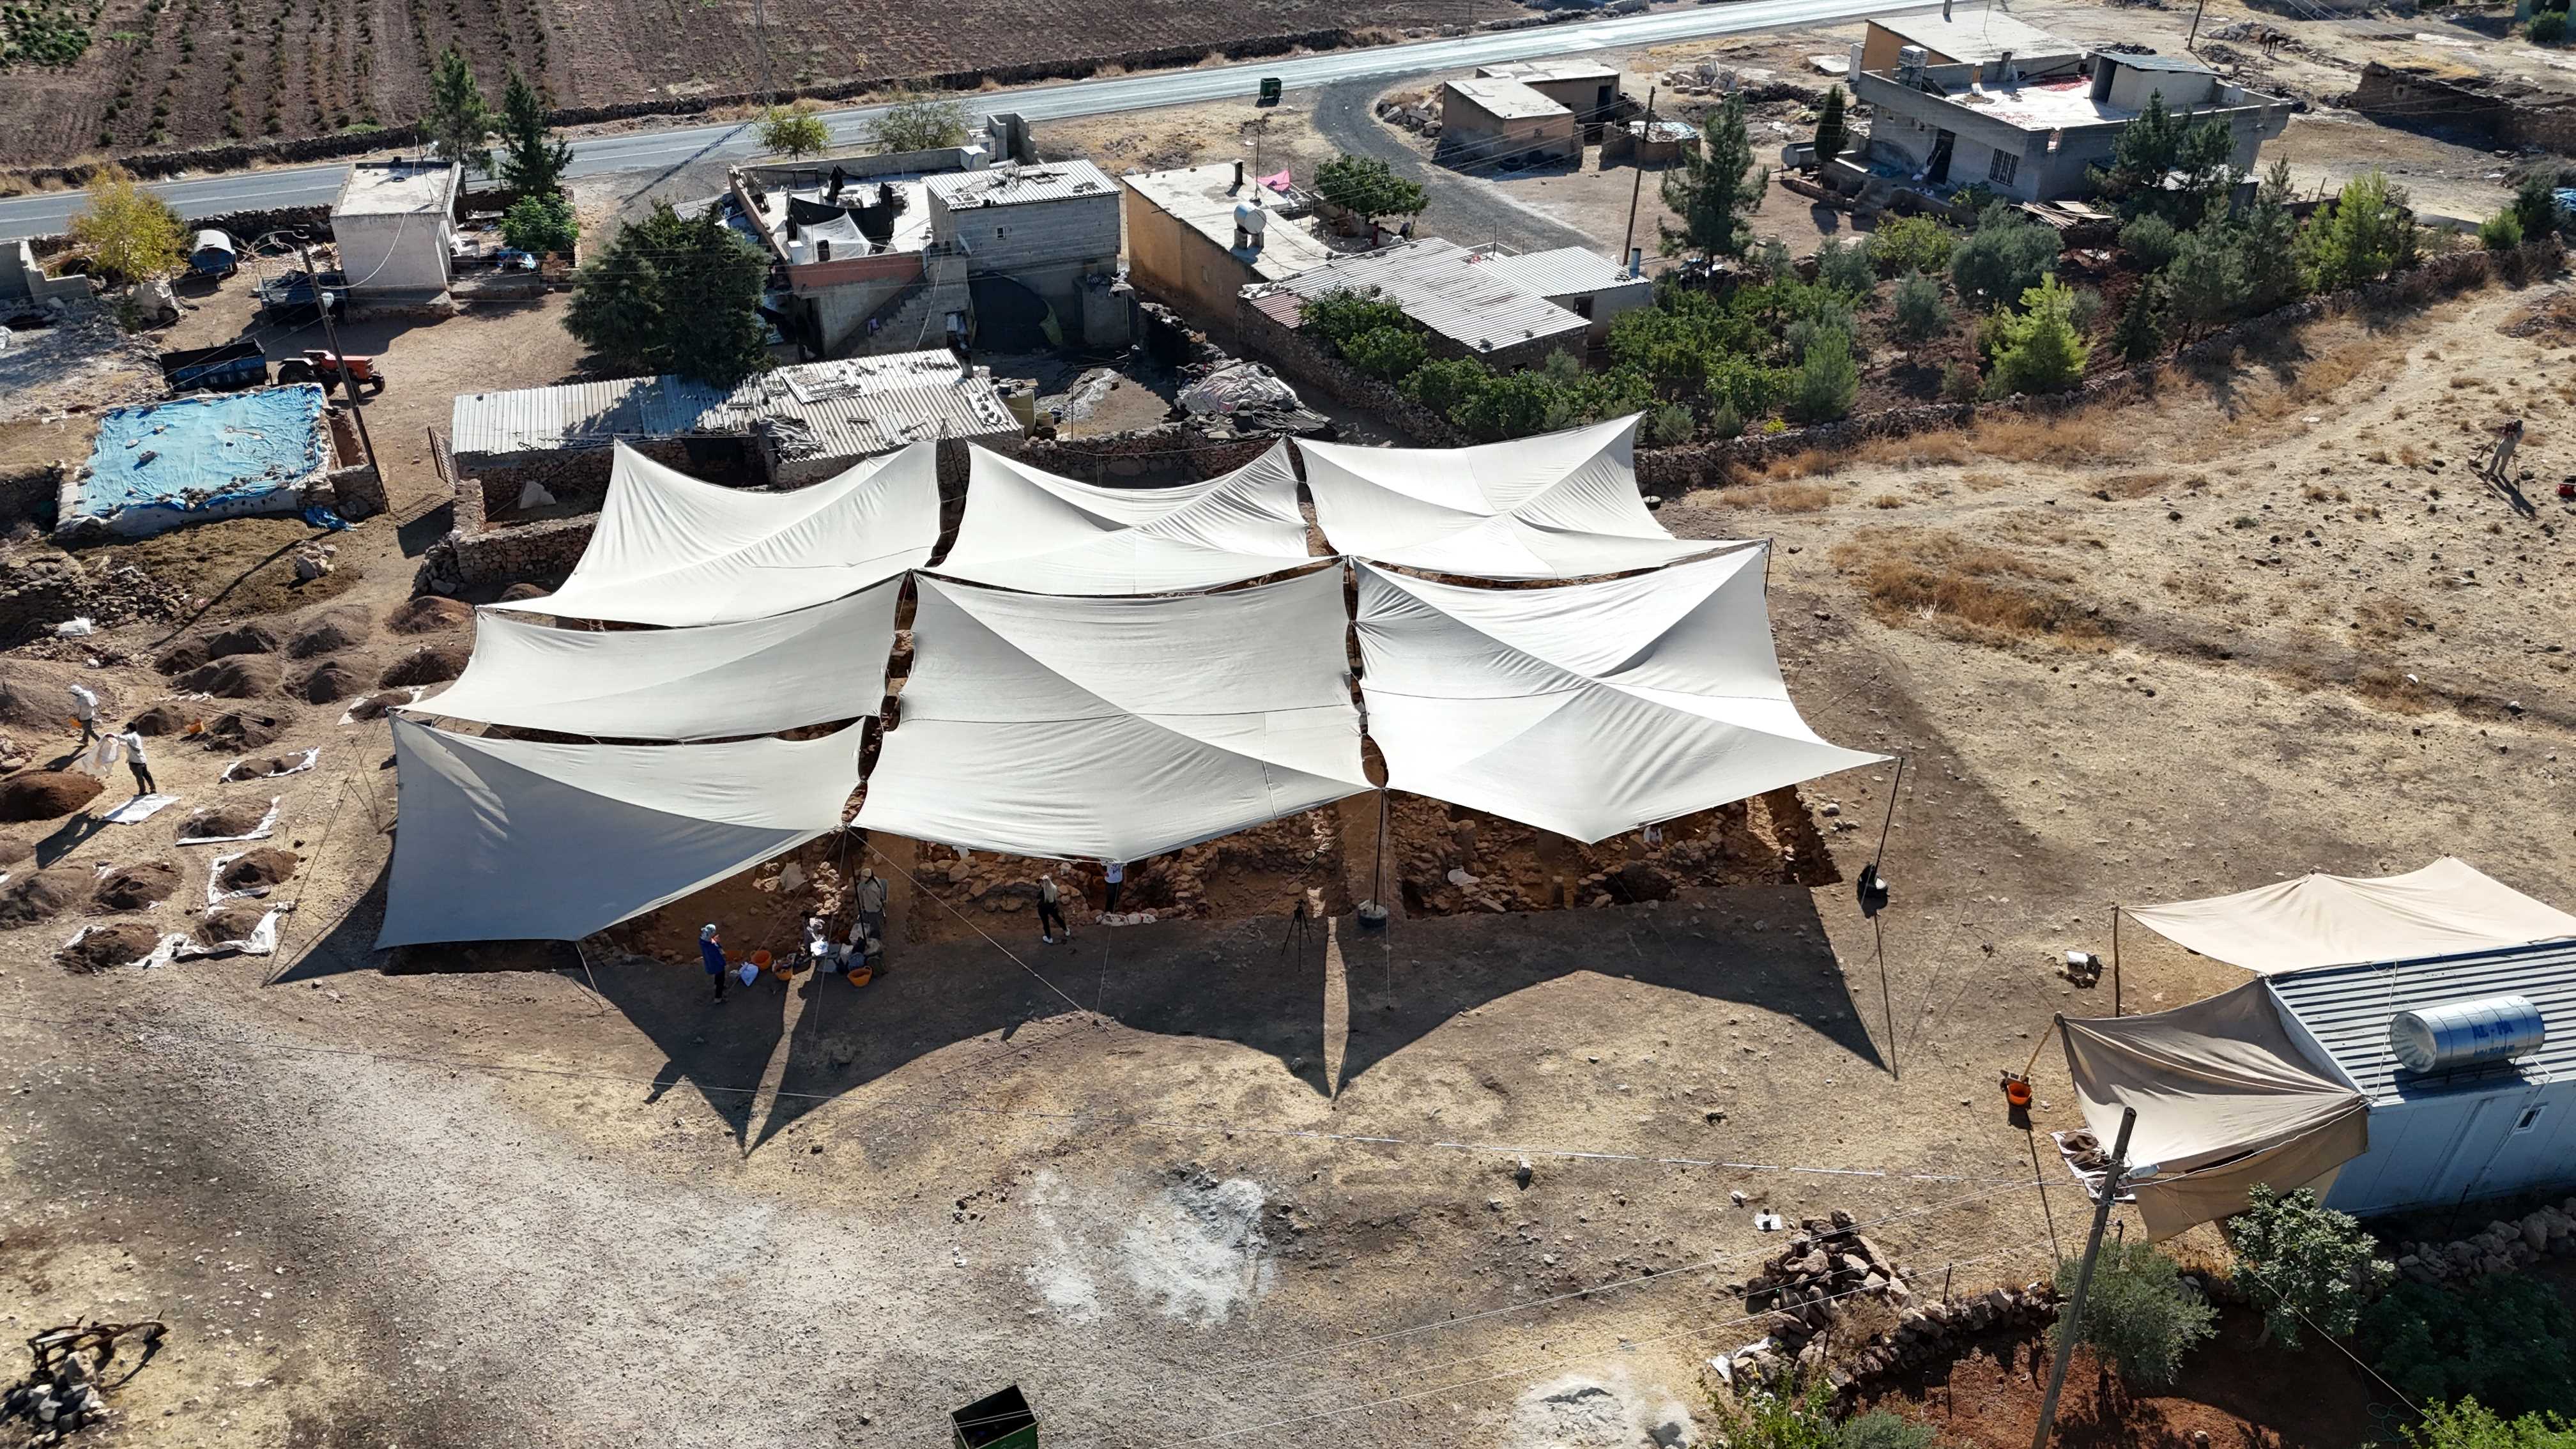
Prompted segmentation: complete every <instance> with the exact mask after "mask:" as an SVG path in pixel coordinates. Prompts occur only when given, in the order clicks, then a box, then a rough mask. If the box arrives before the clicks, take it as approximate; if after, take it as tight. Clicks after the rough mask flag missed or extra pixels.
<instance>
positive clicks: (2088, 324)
mask: <svg viewBox="0 0 2576 1449" xmlns="http://www.w3.org/2000/svg"><path fill="white" fill-rule="evenodd" d="M2102 305H2103V304H2102V294H2101V293H2099V292H2097V291H2094V290H2093V289H2092V288H2091V287H2078V288H2076V289H2075V300H2074V302H2073V303H2072V304H2070V305H2069V306H2068V308H2067V311H2066V317H2067V320H2068V321H2070V322H2073V323H2074V324H2075V335H2076V336H2078V337H2090V336H2092V335H2093V325H2094V324H2095V323H2097V322H2099V321H2101V320H2102Z"/></svg>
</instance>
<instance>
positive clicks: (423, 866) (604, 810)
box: [376, 718, 864, 947]
mask: <svg viewBox="0 0 2576 1449" xmlns="http://www.w3.org/2000/svg"><path fill="white" fill-rule="evenodd" d="M863 728H864V726H863V725H858V724H854V725H851V726H850V727H849V728H847V729H844V730H841V731H839V732H837V733H834V734H831V735H827V736H825V737H823V738H822V739H818V740H798V741H789V740H776V739H763V740H743V741H738V742H735V743H732V744H721V745H589V744H540V743H537V742H535V741H530V740H486V739H471V738H468V737H466V736H463V735H452V734H448V733H446V732H444V731H441V730H436V729H432V728H430V727H429V726H427V725H424V724H419V723H417V722H415V721H412V720H409V719H402V718H397V719H395V720H394V728H393V734H394V757H395V765H396V768H397V770H398V771H399V772H400V781H401V804H400V806H399V809H398V813H397V817H396V828H395V832H394V863H393V880H392V887H391V893H390V894H389V896H388V897H387V899H386V903H385V923H384V928H383V930H382V931H381V932H379V933H378V935H377V937H376V945H377V946H378V947H385V946H401V945H408V944H410V943H413V942H416V941H482V940H495V941H501V940H549V941H561V940H577V939H579V938H580V937H583V936H586V935H589V934H590V933H591V932H593V931H597V930H600V929H603V928H605V927H608V926H612V925H615V924H616V923H618V922H619V921H622V920H625V919H626V918H628V917H630V916H637V915H641V914H643V913H644V912H646V911H649V910H652V909H653V908H654V907H656V906H659V905H662V904H664V903H666V902H669V901H674V900H677V899H679V898H680V897H682V896H684V895H687V894H689V893H690V892H691V891H694V890H697V889H698V888H700V887H701V886H705V885H708V884H711V883H713V882H715V881H719V880H722V879H724V878H725V877H726V876H729V875H732V874H733V873H735V872H736V871H740V870H747V869H749V868H750V867H752V866H754V865H757V864H759V863H760V862H761V861H764V860H767V859H769V858H770V857H771V856H774V855H777V854H779V853H780V852H782V851H786V850H792V849H794V848H795V847H797V846H799V845H802V844H804V843H805V842H806V841H808V840H811V839H813V838H814V837H816V836H818V835H821V834H823V833H824V832H826V831H829V830H832V829H834V828H836V827H838V826H839V825H840V823H841V811H842V809H843V807H844V806H846V805H847V804H848V802H849V798H850V792H851V791H853V790H855V789H857V788H858V775H859V734H860V731H861V730H862V729H863Z"/></svg>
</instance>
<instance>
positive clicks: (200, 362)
mask: <svg viewBox="0 0 2576 1449" xmlns="http://www.w3.org/2000/svg"><path fill="white" fill-rule="evenodd" d="M160 363H161V380H162V381H163V382H164V383H167V384H168V385H169V388H170V391H171V392H172V393H173V394H174V395H175V394H178V393H185V392H235V391H238V390H240V389H242V388H246V387H266V386H267V385H268V354H267V353H265V352H262V351H261V350H260V346H259V344H258V343H257V342H254V341H252V340H251V339H249V338H247V337H243V338H236V339H235V340H233V341H231V342H227V343H225V344H223V345H222V346H221V347H183V348H180V349H179V350H177V351H175V352H164V353H162V354H161V356H160Z"/></svg>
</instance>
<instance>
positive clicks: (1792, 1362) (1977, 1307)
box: [1719, 1211, 2057, 1391]
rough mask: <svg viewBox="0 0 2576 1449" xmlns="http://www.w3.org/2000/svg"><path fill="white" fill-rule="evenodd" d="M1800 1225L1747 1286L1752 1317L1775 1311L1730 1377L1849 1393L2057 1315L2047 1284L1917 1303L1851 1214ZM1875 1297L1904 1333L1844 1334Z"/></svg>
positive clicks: (1729, 1369) (1730, 1364)
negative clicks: (1817, 1383)
mask: <svg viewBox="0 0 2576 1449" xmlns="http://www.w3.org/2000/svg"><path fill="white" fill-rule="evenodd" d="M1799 1226H1800V1229H1801V1231H1800V1232H1799V1234H1798V1235H1797V1236H1795V1237H1793V1238H1791V1239H1790V1240H1789V1246H1788V1247H1787V1248H1786V1249H1784V1250H1783V1251H1782V1252H1780V1253H1779V1254H1778V1255H1777V1256H1775V1257H1773V1258H1772V1259H1771V1260H1770V1261H1769V1262H1767V1263H1765V1264H1764V1265H1763V1267H1762V1271H1761V1272H1759V1273H1757V1274H1755V1275H1754V1276H1753V1277H1752V1278H1751V1279H1749V1280H1748V1281H1746V1282H1745V1283H1743V1284H1742V1285H1741V1287H1740V1291H1741V1292H1742V1293H1743V1295H1744V1305H1745V1308H1746V1309H1747V1310H1748V1311H1751V1312H1760V1311H1761V1310H1763V1309H1765V1308H1768V1309H1770V1310H1771V1311H1770V1313H1769V1315H1768V1316H1767V1317H1765V1318H1763V1319H1762V1320H1761V1323H1760V1326H1761V1328H1762V1330H1763V1332H1764V1333H1765V1335H1767V1337H1766V1338H1765V1340H1764V1342H1762V1343H1761V1344H1759V1345H1757V1346H1755V1347H1752V1348H1747V1349H1744V1350H1742V1351H1740V1352H1738V1353H1736V1354H1735V1355H1733V1356H1732V1357H1731V1358H1729V1359H1727V1360H1725V1361H1724V1368H1723V1369H1721V1370H1719V1372H1720V1374H1721V1376H1723V1377H1726V1378H1729V1379H1730V1380H1732V1381H1739V1382H1741V1381H1750V1382H1754V1383H1770V1382H1776V1381H1778V1380H1781V1379H1784V1378H1787V1377H1789V1376H1791V1375H1792V1374H1795V1375H1796V1376H1797V1377H1799V1378H1802V1379H1807V1380H1813V1379H1816V1378H1823V1379H1824V1380H1825V1381H1827V1382H1828V1383H1830V1384H1832V1385H1833V1387H1834V1388H1835V1389H1836V1390H1838V1391H1840V1390H1849V1389H1850V1388H1852V1387H1853V1386H1854V1385H1855V1384H1856V1383H1859V1382H1861V1381H1863V1380H1866V1379H1870V1378H1873V1377H1876V1376H1878V1375H1880V1374H1885V1373H1890V1372H1893V1371H1895V1370H1897V1369H1899V1368H1910V1367H1913V1366H1914V1365H1916V1364H1920V1363H1922V1362H1924V1361H1925V1360H1927V1359H1931V1358H1934V1357H1936V1356H1938V1355H1940V1354H1942V1353H1944V1352H1947V1351H1948V1350H1949V1348H1950V1346H1951V1343H1952V1340H1954V1339H1956V1338H1958V1337H1960V1336H1963V1335H1967V1334H1974V1333H1985V1332H1989V1331H1992V1330H1996V1329H2020V1328H2030V1327H2035V1326H2037V1325H2039V1324H2042V1323H2046V1322H2048V1321H2049V1320H2050V1319H2051V1318H2054V1317H2055V1316H2056V1313H2057V1305H2056V1302H2055V1300H2054V1298H2053V1296H2052V1295H2051V1293H2050V1291H2049V1290H2048V1289H2047V1288H2045V1287H2043V1286H2042V1285H2039V1284H2032V1285H2030V1286H2029V1287H2026V1288H2019V1289H2014V1288H1997V1289H1994V1290H1992V1291H1990V1292H1986V1293H1980V1294H1975V1295H1972V1296H1969V1297H1965V1298H1960V1299H1955V1300H1951V1301H1946V1302H1945V1301H1933V1302H1928V1303H1923V1304H1920V1305H1917V1304H1916V1303H1915V1300H1914V1292H1913V1290H1912V1289H1911V1288H1909V1287H1908V1286H1907V1284H1906V1280H1905V1274H1904V1272H1903V1270H1902V1269H1900V1268H1899V1267H1898V1266H1897V1263H1896V1260H1895V1259H1894V1258H1893V1257H1892V1256H1891V1255H1889V1254H1888V1253H1887V1252H1886V1251H1885V1250H1884V1249H1882V1248H1880V1247H1879V1246H1878V1245H1877V1244H1875V1243H1873V1242H1871V1241H1870V1240H1869V1239H1868V1238H1867V1237H1865V1236H1863V1235H1862V1234H1861V1233H1860V1231H1859V1230H1858V1229H1857V1227H1855V1225H1854V1224H1853V1221H1852V1215H1851V1214H1850V1213H1847V1212H1842V1211H1836V1212H1835V1213H1833V1214H1832V1216H1830V1217H1826V1218H1809V1219H1807V1220H1806V1221H1805V1222H1804V1223H1802V1224H1800V1225H1799ZM1866 1300H1876V1301H1877V1302H1880V1303H1882V1304H1885V1305H1887V1306H1889V1307H1893V1308H1894V1309H1896V1310H1897V1314H1896V1327H1895V1328H1893V1329H1886V1330H1879V1331H1873V1332H1871V1333H1869V1334H1868V1335H1867V1336H1866V1337H1863V1338H1860V1339H1858V1340H1856V1341H1853V1340H1846V1339H1843V1338H1841V1337H1838V1336H1837V1334H1836V1332H1835V1330H1836V1328H1837V1327H1838V1326H1841V1325H1843V1322H1844V1320H1845V1319H1846V1318H1847V1317H1849V1315H1850V1311H1851V1308H1852V1306H1853V1305H1854V1304H1856V1303H1859V1302H1862V1301H1866ZM1879 1321H1882V1322H1883V1321H1884V1318H1883V1316H1882V1317H1881V1318H1880V1319H1879ZM1829 1349H1830V1350H1831V1351H1832V1356H1830V1357H1829V1356H1828V1351H1829Z"/></svg>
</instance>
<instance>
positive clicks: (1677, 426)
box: [1646, 403, 1699, 448]
mask: <svg viewBox="0 0 2576 1449" xmlns="http://www.w3.org/2000/svg"><path fill="white" fill-rule="evenodd" d="M1698 431H1699V419H1698V418H1697V417H1695V416H1693V415H1692V413H1691V410H1690V409H1689V408H1687V407H1684V406H1683V405H1682V404H1680V403H1666V404H1664V405H1663V406H1662V407H1659V408H1657V409H1655V410H1654V411H1653V412H1650V413H1648V414H1646V441H1647V442H1650V443H1653V444H1655V445H1656V446H1658V447H1664V448H1669V447H1671V446H1673V445H1674V444H1676V443H1687V442H1689V441H1690V440H1691V435H1692V434H1693V433H1696V432H1698Z"/></svg>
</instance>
